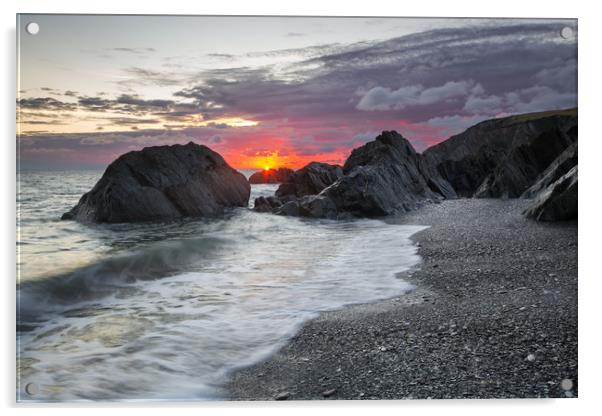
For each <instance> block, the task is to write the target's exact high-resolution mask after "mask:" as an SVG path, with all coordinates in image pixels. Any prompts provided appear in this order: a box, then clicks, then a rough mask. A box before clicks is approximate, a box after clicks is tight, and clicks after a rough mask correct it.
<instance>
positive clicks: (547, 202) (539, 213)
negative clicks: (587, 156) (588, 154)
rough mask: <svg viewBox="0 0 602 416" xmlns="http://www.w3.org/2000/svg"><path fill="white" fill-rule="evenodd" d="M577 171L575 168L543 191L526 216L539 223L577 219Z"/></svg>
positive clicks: (525, 212) (526, 211) (534, 200)
mask: <svg viewBox="0 0 602 416" xmlns="http://www.w3.org/2000/svg"><path fill="white" fill-rule="evenodd" d="M577 169H578V167H577V166H575V167H573V168H572V169H571V170H570V171H568V172H567V173H566V174H565V175H563V176H561V177H560V178H559V179H558V180H557V181H555V182H553V183H552V184H551V185H549V186H548V187H547V188H545V189H543V190H542V191H541V192H540V193H539V194H537V196H536V197H535V199H533V202H532V204H531V205H530V206H529V208H527V209H526V210H525V211H524V213H523V214H524V215H526V216H527V217H529V218H533V219H535V220H537V221H564V220H571V219H576V218H577V205H578V201H577V200H578V198H577V185H578V184H577Z"/></svg>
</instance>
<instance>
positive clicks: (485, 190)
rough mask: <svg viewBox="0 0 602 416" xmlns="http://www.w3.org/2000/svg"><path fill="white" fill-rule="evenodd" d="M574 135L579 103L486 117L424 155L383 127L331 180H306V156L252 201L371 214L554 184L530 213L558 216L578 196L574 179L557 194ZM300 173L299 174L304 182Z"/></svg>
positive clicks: (265, 207) (302, 210) (291, 209)
mask: <svg viewBox="0 0 602 416" xmlns="http://www.w3.org/2000/svg"><path fill="white" fill-rule="evenodd" d="M576 141H577V110H576V109H573V110H563V111H551V112H544V113H532V114H523V115H520V116H512V117H506V118H503V119H495V120H489V121H485V122H482V123H479V124H478V125H476V126H474V127H471V128H469V129H468V130H466V131H465V132H463V133H461V134H458V135H456V136H453V137H451V138H450V139H448V140H446V141H445V142H442V143H440V144H438V145H436V146H433V147H431V148H429V149H427V150H426V151H425V152H424V153H423V154H422V155H421V154H418V153H416V151H415V150H414V148H413V147H412V146H411V144H410V143H409V142H408V141H407V140H406V139H404V138H403V137H402V136H400V135H399V134H398V133H396V132H383V133H382V134H381V135H380V136H378V137H377V138H376V139H375V140H374V141H372V142H370V143H367V144H366V145H364V146H362V147H359V148H357V149H355V150H353V152H352V153H351V155H350V156H349V158H348V159H347V161H346V162H345V164H344V166H343V169H342V176H340V174H339V173H338V172H337V176H335V177H330V176H328V177H327V178H328V180H329V181H330V182H328V181H325V182H324V183H320V186H317V187H310V186H306V184H307V183H310V184H313V183H314V182H315V180H313V176H311V175H310V174H309V172H311V170H310V169H309V167H311V166H312V165H313V166H317V165H319V164H316V163H313V164H310V165H308V167H306V168H304V169H302V170H301V171H298V172H295V174H294V175H293V176H291V180H290V181H289V182H287V183H283V184H282V185H281V186H280V188H279V189H278V191H277V192H276V195H275V196H274V197H269V198H258V200H256V203H255V209H256V210H258V211H264V212H274V213H277V214H283V215H301V216H308V217H326V218H342V217H349V216H357V217H376V216H384V215H390V214H394V213H399V212H403V211H408V210H410V209H414V208H416V207H418V206H420V205H422V204H424V203H427V202H437V201H439V200H441V199H444V198H455V197H457V196H461V197H473V196H474V197H491V198H517V197H519V196H521V195H524V196H525V197H533V196H534V195H536V194H537V195H539V193H541V192H542V190H546V191H547V190H548V188H550V187H551V186H552V184H556V189H555V190H554V191H553V192H552V193H551V194H547V195H548V196H547V197H546V198H543V200H542V201H544V200H545V201H547V202H545V206H546V207H547V208H546V209H545V210H543V208H542V209H541V210H543V211H542V212H544V211H545V212H546V213H544V214H541V213H538V214H537V215H532V216H534V217H537V218H539V219H543V218H554V217H557V218H561V217H563V216H566V215H568V214H562V213H561V212H565V211H567V212H568V211H570V209H568V208H567V207H568V206H569V205H570V204H572V203H573V202H571V200H570V198H572V197H573V196H575V197H576V179H575V184H574V186H573V185H572V184H571V186H570V187H568V188H567V189H568V191H567V192H564V191H563V192H562V196H559V195H560V194H561V192H560V191H561V190H562V189H564V188H562V187H561V185H558V184H557V181H558V180H559V179H560V177H562V176H563V175H565V174H567V172H568V171H569V170H570V169H571V168H572V167H573V166H574V165H576V162H577V144H576ZM304 170H305V171H304ZM302 171H304V172H302ZM302 174H303V175H304V176H302ZM575 175H576V173H575ZM339 176H340V177H339ZM297 177H299V178H304V179H303V181H300V183H301V184H302V186H300V185H299V184H298V183H297V182H296V178H297ZM308 178H312V180H308ZM575 178H576V176H575ZM565 181H566V178H565ZM565 183H566V182H565ZM550 190H552V188H550ZM540 202H541V201H540ZM541 204H544V202H541ZM559 204H560V205H559ZM575 205H576V200H575ZM556 206H558V208H553V207H556ZM554 210H556V211H554ZM551 211H553V213H550V214H548V213H549V212H551ZM538 212H539V211H538ZM575 212H576V210H575Z"/></svg>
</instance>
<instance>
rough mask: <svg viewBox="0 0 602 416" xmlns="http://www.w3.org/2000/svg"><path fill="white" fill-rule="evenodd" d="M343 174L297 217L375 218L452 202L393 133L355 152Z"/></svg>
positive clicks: (425, 166) (408, 146) (420, 160)
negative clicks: (431, 204) (444, 200)
mask: <svg viewBox="0 0 602 416" xmlns="http://www.w3.org/2000/svg"><path fill="white" fill-rule="evenodd" d="M343 172H344V176H343V177H341V178H340V179H339V180H337V181H336V182H335V183H334V184H332V185H331V186H329V187H328V188H325V189H324V190H323V191H322V192H321V193H320V194H319V195H316V196H314V197H308V198H306V199H304V200H301V201H300V208H299V212H300V214H301V215H305V216H311V217H325V218H343V217H348V216H354V217H379V216H384V215H390V214H394V213H399V212H406V211H409V210H411V209H415V208H416V207H418V206H420V205H422V204H424V203H428V202H436V201H440V200H442V199H443V198H445V197H454V196H455V193H454V191H453V188H452V187H451V186H450V185H449V183H448V182H447V181H445V180H444V179H443V178H442V177H441V176H440V175H439V174H438V172H437V171H436V170H435V169H434V168H432V166H429V164H428V162H427V161H425V160H424V159H423V157H422V155H420V154H418V153H416V151H415V150H414V148H413V147H412V145H411V144H410V143H409V142H408V141H407V140H406V139H405V138H403V137H402V136H401V135H400V134H399V133H397V132H395V131H390V132H387V131H385V132H383V133H382V134H381V135H379V136H378V137H377V138H376V139H375V140H374V141H372V142H369V143H367V144H366V145H364V146H362V147H359V148H357V149H354V150H353V152H352V153H351V156H349V158H348V159H347V161H346V162H345V165H344V166H343Z"/></svg>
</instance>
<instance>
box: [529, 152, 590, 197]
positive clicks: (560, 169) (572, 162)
mask: <svg viewBox="0 0 602 416" xmlns="http://www.w3.org/2000/svg"><path fill="white" fill-rule="evenodd" d="M577 163H578V159H577V142H574V143H573V144H572V145H570V146H569V147H567V148H566V149H565V151H564V152H562V153H561V154H560V156H558V157H557V158H556V159H555V160H554V161H553V162H552V163H550V165H549V166H548V167H547V168H546V170H545V171H544V172H543V173H542V174H541V175H540V176H539V177H538V178H537V180H536V181H535V183H534V184H533V185H532V186H531V187H530V188H529V189H527V190H526V191H525V192H523V194H522V195H521V198H533V197H534V196H535V195H537V194H538V193H539V192H541V191H542V190H544V189H545V188H547V187H548V186H550V185H551V184H552V183H554V182H556V181H557V180H558V179H560V177H561V176H563V175H565V174H566V173H568V171H569V170H571V169H572V168H573V167H575V166H577Z"/></svg>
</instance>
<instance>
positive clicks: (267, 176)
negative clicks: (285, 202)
mask: <svg viewBox="0 0 602 416" xmlns="http://www.w3.org/2000/svg"><path fill="white" fill-rule="evenodd" d="M293 173H294V171H293V170H292V169H288V168H279V169H267V170H260V171H259V172H255V173H254V174H252V175H251V176H250V177H249V183H252V184H260V183H283V182H288V181H289V179H290V177H291V175H292V174H293Z"/></svg>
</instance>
